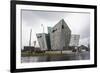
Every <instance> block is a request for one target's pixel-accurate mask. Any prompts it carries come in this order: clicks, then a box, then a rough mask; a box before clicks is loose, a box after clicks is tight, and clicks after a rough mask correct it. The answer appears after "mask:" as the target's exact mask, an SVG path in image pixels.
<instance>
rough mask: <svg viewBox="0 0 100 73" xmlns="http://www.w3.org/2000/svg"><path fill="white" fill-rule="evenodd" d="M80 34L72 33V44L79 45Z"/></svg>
mask: <svg viewBox="0 0 100 73" xmlns="http://www.w3.org/2000/svg"><path fill="white" fill-rule="evenodd" d="M79 39H80V35H75V34H73V35H71V40H70V44H69V45H70V46H78V45H79Z"/></svg>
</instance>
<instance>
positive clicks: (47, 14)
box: [22, 10, 90, 47]
mask: <svg viewBox="0 0 100 73" xmlns="http://www.w3.org/2000/svg"><path fill="white" fill-rule="evenodd" d="M61 19H64V20H65V22H66V23H67V25H68V26H69V28H70V29H71V32H72V34H79V35H80V42H79V44H80V45H81V44H83V45H87V44H88V43H89V39H90V14H89V13H75V12H59V11H58V12H53V11H32V10H22V47H23V46H27V45H28V44H29V37H30V29H32V41H31V42H32V44H33V41H37V38H36V33H42V32H43V30H42V29H43V28H42V27H41V24H43V25H44V32H45V33H47V27H48V26H50V27H53V26H54V25H55V24H56V23H58V22H59V21H60V20H61ZM36 46H39V44H38V41H37V44H36Z"/></svg>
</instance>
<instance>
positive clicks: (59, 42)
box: [50, 19, 71, 50]
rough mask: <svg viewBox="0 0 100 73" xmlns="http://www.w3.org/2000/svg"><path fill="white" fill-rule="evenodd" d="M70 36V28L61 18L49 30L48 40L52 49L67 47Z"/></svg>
mask: <svg viewBox="0 0 100 73" xmlns="http://www.w3.org/2000/svg"><path fill="white" fill-rule="evenodd" d="M70 37H71V30H70V28H69V27H68V26H67V24H66V23H65V21H64V20H63V19H62V20H60V21H59V22H58V23H57V24H56V25H55V26H54V27H53V28H52V31H51V32H50V41H51V49H52V50H64V49H68V46H69V43H70Z"/></svg>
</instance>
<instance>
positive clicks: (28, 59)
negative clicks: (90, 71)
mask: <svg viewBox="0 0 100 73" xmlns="http://www.w3.org/2000/svg"><path fill="white" fill-rule="evenodd" d="M89 59H90V53H89V52H88V51H85V52H81V53H74V54H66V55H53V56H48V55H46V56H33V57H32V56H31V57H21V62H22V63H27V62H48V61H69V60H89Z"/></svg>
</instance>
